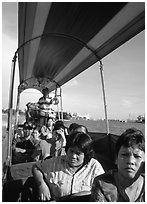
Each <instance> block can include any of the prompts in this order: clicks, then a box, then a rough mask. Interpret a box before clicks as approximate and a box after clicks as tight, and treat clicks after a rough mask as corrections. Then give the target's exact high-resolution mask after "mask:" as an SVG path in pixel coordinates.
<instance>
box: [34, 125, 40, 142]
mask: <svg viewBox="0 0 147 204" xmlns="http://www.w3.org/2000/svg"><path fill="white" fill-rule="evenodd" d="M32 136H33V139H34V140H40V131H39V130H38V128H37V127H35V128H34V129H33V131H32Z"/></svg>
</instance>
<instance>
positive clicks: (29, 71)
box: [17, 2, 145, 92]
mask: <svg viewBox="0 0 147 204" xmlns="http://www.w3.org/2000/svg"><path fill="white" fill-rule="evenodd" d="M144 28H145V3H144V2H130V3H126V2H110V3H109V2H91V3H90V2H82V3H81V2H54V3H51V2H27V3H26V2H25V3H24V2H20V3H19V14H18V38H19V39H18V50H17V52H18V61H19V76H20V85H19V91H20V92H22V91H23V90H25V89H27V88H35V89H38V90H40V91H42V89H43V88H45V87H48V88H49V90H50V91H53V90H54V89H55V88H56V87H60V86H62V85H63V84H65V83H66V82H67V81H69V80H70V79H72V78H73V77H75V76H77V75H78V74H80V73H81V72H82V71H84V70H86V69H87V68H89V67H90V66H91V65H93V64H94V63H96V62H97V61H99V60H100V59H102V58H104V57H105V56H106V55H108V54H109V53H111V52H112V51H113V50H115V49H116V48H117V47H119V46H120V45H122V44H123V43H125V42H126V41H127V40H129V39H130V38H132V37H133V36H135V35H137V34H138V33H139V32H141V31H142V30H143V29H144Z"/></svg>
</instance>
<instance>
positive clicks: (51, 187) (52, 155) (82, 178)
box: [16, 121, 145, 202]
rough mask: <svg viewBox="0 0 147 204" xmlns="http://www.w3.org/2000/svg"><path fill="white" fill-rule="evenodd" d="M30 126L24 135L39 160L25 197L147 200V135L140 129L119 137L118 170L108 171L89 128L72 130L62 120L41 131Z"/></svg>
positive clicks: (96, 200)
mask: <svg viewBox="0 0 147 204" xmlns="http://www.w3.org/2000/svg"><path fill="white" fill-rule="evenodd" d="M48 122H49V121H48ZM26 126H27V125H26V124H25V125H24V135H25V134H26V135H25V136H24V137H25V138H28V139H26V141H27V142H28V140H30V141H31V142H32V141H33V142H32V144H33V145H34V149H33V151H32V155H31V158H30V160H31V161H36V162H35V164H34V165H33V167H32V175H33V176H32V177H30V178H29V179H27V181H26V182H25V184H24V188H23V192H22V201H34V202H37V201H38V202H39V201H92V202H144V201H145V177H144V173H145V137H144V135H143V133H142V132H141V131H140V130H137V129H135V128H129V129H127V130H126V131H125V132H123V133H122V134H121V135H120V136H119V137H118V140H117V142H116V148H115V149H116V166H117V168H116V169H112V170H109V171H107V172H105V171H104V169H103V167H102V165H101V164H100V162H99V161H98V160H97V159H95V157H94V151H93V140H92V139H91V137H90V136H89V134H88V130H87V128H86V127H85V126H83V125H78V124H76V123H73V124H71V125H70V126H69V128H67V127H65V126H64V123H63V122H62V121H57V122H55V124H54V125H51V126H50V125H49V124H48V128H47V127H42V128H41V129H40V130H38V129H37V128H36V127H34V128H33V129H30V128H28V127H27V128H26ZM49 127H50V128H49ZM30 133H31V136H30ZM51 141H52V142H51ZM21 142H22V143H23V141H21ZM17 144H18V143H17ZM17 144H16V148H22V147H21V146H19V145H17ZM53 144H54V145H53ZM27 145H28V144H27ZM52 145H53V146H52ZM30 146H31V143H30ZM25 151H26V152H27V151H28V150H27V149H25Z"/></svg>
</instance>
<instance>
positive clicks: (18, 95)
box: [15, 90, 20, 127]
mask: <svg viewBox="0 0 147 204" xmlns="http://www.w3.org/2000/svg"><path fill="white" fill-rule="evenodd" d="M19 104H20V92H19V90H18V93H17V103H16V115H15V127H16V126H17V125H18V115H19Z"/></svg>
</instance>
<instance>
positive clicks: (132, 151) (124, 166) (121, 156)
mask: <svg viewBox="0 0 147 204" xmlns="http://www.w3.org/2000/svg"><path fill="white" fill-rule="evenodd" d="M144 161H145V153H144V151H142V150H140V149H139V148H138V147H137V146H133V147H124V146H121V148H120V150H119V152H118V157H117V160H116V163H117V167H118V173H119V174H120V175H121V176H123V177H124V178H128V179H133V178H135V176H136V174H137V172H138V171H139V169H141V165H142V164H143V162H144Z"/></svg>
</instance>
